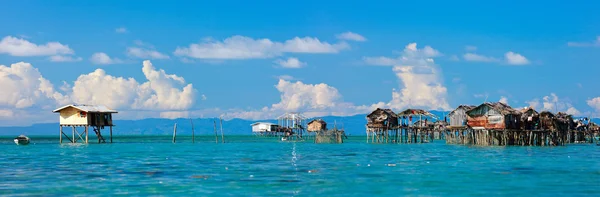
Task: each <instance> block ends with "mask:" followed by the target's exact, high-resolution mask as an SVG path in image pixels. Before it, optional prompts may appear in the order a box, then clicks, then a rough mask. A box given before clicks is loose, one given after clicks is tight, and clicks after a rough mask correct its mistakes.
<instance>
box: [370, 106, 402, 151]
mask: <svg viewBox="0 0 600 197" xmlns="http://www.w3.org/2000/svg"><path fill="white" fill-rule="evenodd" d="M366 126H367V142H368V141H369V138H370V137H371V142H378V143H379V142H386V143H387V142H388V140H389V139H390V131H392V132H394V131H395V132H396V133H397V132H398V115H396V113H394V111H392V110H391V109H382V108H377V109H375V110H374V111H373V112H371V113H370V114H368V115H367V125H366ZM392 135H393V134H392ZM396 136H397V134H396Z"/></svg>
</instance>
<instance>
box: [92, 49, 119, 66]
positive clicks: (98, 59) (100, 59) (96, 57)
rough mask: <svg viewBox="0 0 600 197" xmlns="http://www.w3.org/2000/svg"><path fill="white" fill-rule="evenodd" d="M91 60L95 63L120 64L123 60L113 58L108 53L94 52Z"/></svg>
mask: <svg viewBox="0 0 600 197" xmlns="http://www.w3.org/2000/svg"><path fill="white" fill-rule="evenodd" d="M90 61H91V62H92V63H94V64H120V63H123V60H121V59H117V58H111V57H110V56H108V55H107V54H106V53H101V52H100V53H94V54H93V55H92V57H91V58H90Z"/></svg>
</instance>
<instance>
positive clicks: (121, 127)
mask: <svg viewBox="0 0 600 197" xmlns="http://www.w3.org/2000/svg"><path fill="white" fill-rule="evenodd" d="M431 113H433V114H434V115H436V116H438V117H440V119H442V120H443V117H444V116H445V115H447V114H448V113H449V112H448V111H431ZM365 117H366V114H359V115H354V116H344V117H340V116H325V117H315V118H322V119H323V120H325V121H326V122H327V123H328V127H331V128H332V127H333V125H334V124H336V125H337V126H338V128H341V127H343V128H344V129H345V130H346V133H347V134H349V135H365V124H366V123H367V120H366V118H365ZM311 119H314V118H311ZM192 120H193V122H194V128H195V133H196V135H212V134H213V133H214V131H213V127H214V125H213V121H214V120H216V121H217V129H220V127H219V123H218V119H212V118H202V119H200V118H199V119H192ZM413 121H416V120H415V119H413ZM592 121H593V122H595V123H600V119H598V118H594V119H592ZM254 122H272V123H277V120H260V121H252V120H243V119H231V120H227V121H225V120H223V131H224V133H225V134H226V135H251V134H252V129H251V127H250V124H252V123H254ZM175 123H177V133H178V134H179V135H191V128H192V126H191V123H190V119H163V118H150V119H141V120H115V122H114V124H115V125H116V126H115V127H114V129H113V134H114V135H171V134H173V125H174V124H175ZM58 129H59V128H58V123H43V124H34V125H31V126H26V127H0V135H10V136H13V135H20V134H25V135H58Z"/></svg>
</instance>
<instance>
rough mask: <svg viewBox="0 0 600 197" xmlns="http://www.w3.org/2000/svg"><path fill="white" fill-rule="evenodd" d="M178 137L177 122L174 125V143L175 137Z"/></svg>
mask: <svg viewBox="0 0 600 197" xmlns="http://www.w3.org/2000/svg"><path fill="white" fill-rule="evenodd" d="M176 137H177V123H175V125H173V143H175V138H176Z"/></svg>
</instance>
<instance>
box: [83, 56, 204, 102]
mask: <svg viewBox="0 0 600 197" xmlns="http://www.w3.org/2000/svg"><path fill="white" fill-rule="evenodd" d="M142 71H143V73H144V76H145V77H146V79H147V80H148V81H146V82H144V83H138V82H137V81H136V80H135V79H133V78H123V77H115V76H111V75H108V74H106V72H105V71H104V70H102V69H97V70H95V71H94V72H92V73H89V74H85V75H81V76H79V78H77V80H76V81H75V83H74V85H73V91H72V99H73V101H75V102H76V103H88V104H102V105H107V106H109V107H112V108H115V109H139V110H185V109H188V108H190V107H191V106H192V105H193V104H194V102H195V93H196V90H195V89H194V88H193V86H192V84H185V80H184V79H183V78H182V77H179V76H177V75H169V74H166V73H165V71H164V70H162V69H161V70H157V69H156V68H155V67H154V66H153V65H152V63H151V62H150V61H148V60H146V61H144V62H143V67H142ZM180 86H183V87H182V88H181V89H180V88H178V87H180Z"/></svg>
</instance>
